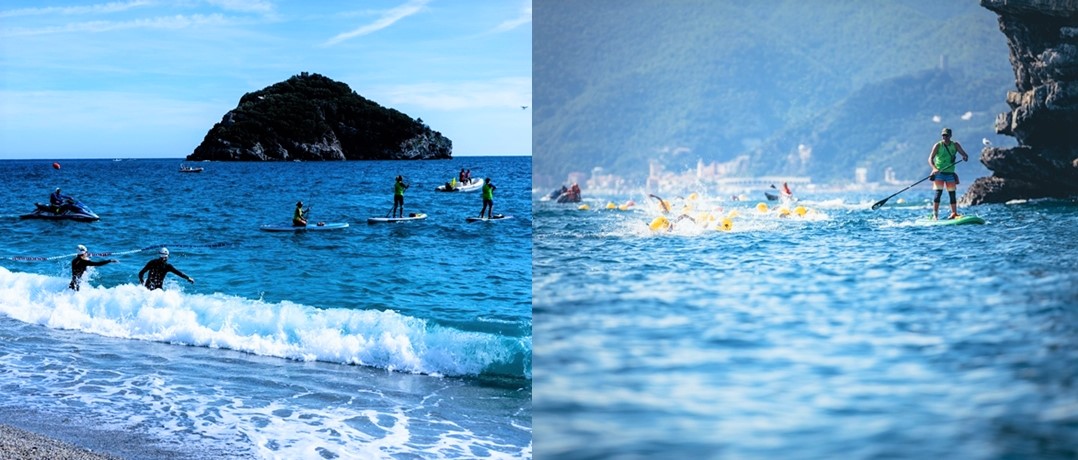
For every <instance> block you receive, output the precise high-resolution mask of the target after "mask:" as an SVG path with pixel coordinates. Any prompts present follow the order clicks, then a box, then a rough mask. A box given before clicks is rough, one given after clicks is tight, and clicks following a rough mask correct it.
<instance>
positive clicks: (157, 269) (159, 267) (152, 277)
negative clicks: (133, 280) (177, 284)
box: [138, 248, 195, 291]
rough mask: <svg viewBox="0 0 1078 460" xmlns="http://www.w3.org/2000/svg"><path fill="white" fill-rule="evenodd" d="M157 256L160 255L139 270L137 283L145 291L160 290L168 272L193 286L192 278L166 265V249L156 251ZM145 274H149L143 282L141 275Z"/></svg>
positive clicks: (193, 280) (170, 265)
mask: <svg viewBox="0 0 1078 460" xmlns="http://www.w3.org/2000/svg"><path fill="white" fill-rule="evenodd" d="M158 254H160V255H161V257H159V258H157V259H154V260H151V261H149V262H146V266H145V267H142V270H139V272H138V282H139V283H140V284H142V285H143V286H146V289H149V290H151V291H152V290H154V289H161V286H162V285H163V284H164V283H165V275H167V274H169V272H172V273H175V274H176V276H179V277H180V278H183V279H185V280H187V282H189V283H191V284H194V282H195V279H194V278H191V277H190V276H187V275H185V274H183V272H181V271H179V270H177V269H176V267H173V266H172V264H170V263H168V249H167V248H161V250H160V251H158ZM146 272H150V273H149V276H147V277H146V281H145V282H143V281H142V275H143V274H145V273H146Z"/></svg>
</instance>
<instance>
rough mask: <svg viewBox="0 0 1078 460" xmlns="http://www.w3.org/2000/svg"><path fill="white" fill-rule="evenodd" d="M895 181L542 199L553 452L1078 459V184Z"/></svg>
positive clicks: (538, 366)
mask: <svg viewBox="0 0 1078 460" xmlns="http://www.w3.org/2000/svg"><path fill="white" fill-rule="evenodd" d="M585 192H586V191H585ZM795 192H796V191H795ZM890 193H893V191H892V190H885V191H879V192H876V193H874V194H870V193H866V192H842V193H830V194H827V193H820V194H818V195H812V194H809V195H805V196H801V198H802V201H801V202H800V203H798V205H801V206H804V207H805V211H806V212H805V217H799V216H797V215H796V213H794V214H793V215H790V216H787V217H780V214H779V213H777V212H775V210H774V206H773V204H772V206H769V207H768V208H769V211H768V212H767V213H760V212H759V211H757V210H756V208H755V206H756V205H757V204H758V203H759V202H761V201H763V198H764V197H763V194H762V192H761V193H759V194H758V195H755V196H758V198H759V199H750V200H748V201H729V195H726V196H725V197H726V200H722V199H721V198H720V197H714V196H707V195H706V194H702V195H698V196H697V200H696V201H693V202H691V203H690V202H689V201H691V200H690V199H689V198H680V199H677V198H675V197H668V199H670V200H671V201H673V202H674V203H673V204H674V206H673V207H674V209H676V210H681V209H682V208H683V207H684V206H689V207H690V208H691V210H690V211H689V213H690V215H693V216H696V219H697V220H698V221H702V220H703V219H702V218H701V217H700V214H701V213H707V212H710V213H712V214H714V215H719V216H723V217H726V216H729V214H730V212H731V211H737V214H739V215H738V216H735V217H733V218H732V219H731V221H732V224H733V228H732V230H731V231H728V232H726V231H716V230H713V229H707V230H705V229H701V228H700V227H699V226H697V225H694V224H692V223H691V222H690V221H689V220H683V221H681V222H678V223H677V224H675V226H674V228H673V230H672V231H670V232H653V231H651V230H650V228H649V223H650V222H651V221H652V219H654V218H655V217H656V216H658V214H659V213H658V211H657V208H656V206H655V203H656V202H655V200H649V199H648V198H646V195H644V194H643V193H636V194H632V195H628V194H625V195H610V196H595V195H590V196H589V195H588V194H587V193H586V194H585V204H588V205H589V206H590V210H587V211H581V210H578V205H577V204H556V203H553V202H550V201H543V200H542V199H541V195H536V196H534V198H533V205H534V208H533V212H534V213H535V221H534V222H535V231H534V235H533V240H534V243H533V244H534V252H533V256H534V268H533V270H534V273H533V276H534V292H535V294H534V295H535V298H534V309H533V321H534V325H535V337H536V341H535V349H534V352H535V354H534V367H535V370H536V372H535V392H534V420H535V424H534V425H535V431H534V438H535V446H536V450H535V457H536V458H558V459H599V458H603V459H607V458H613V459H644V458H693V459H703V458H715V459H724V458H734V459H748V458H752V459H833V458H842V459H926V458H935V459H944V458H946V459H1033V458H1036V459H1073V458H1078V203H1076V202H1075V201H1072V200H1041V201H1021V202H1013V203H1008V204H1000V205H985V206H978V207H972V208H963V209H961V211H963V212H964V213H966V214H977V215H980V216H981V217H983V218H985V219H986V221H987V224H985V225H969V226H927V225H924V223H923V222H918V220H919V219H921V218H923V217H925V216H927V215H928V214H929V213H930V206H929V203H928V201H927V200H928V197H929V196H930V193H931V192H930V191H929V190H928V189H927V188H917V189H913V190H910V191H909V192H906V193H905V194H903V195H902V196H901V197H900V198H902V199H904V200H905V201H906V202H905V203H901V202H900V201H899V198H893V199H891V200H890V202H889V203H890V204H889V205H888V206H886V207H884V208H882V209H880V210H877V211H872V210H870V209H869V208H870V206H871V204H872V203H873V202H875V201H877V200H879V199H881V198H883V197H885V196H887V195H889V194H890ZM629 199H632V200H633V201H635V202H636V203H637V206H634V207H632V208H630V209H629V210H628V211H617V210H608V209H606V204H607V203H608V202H612V203H615V204H623V203H625V202H626V201H628V200H629ZM944 201H945V203H944V206H946V198H944ZM765 204H767V203H765ZM791 208H792V209H793V210H796V207H794V206H791ZM788 209H790V208H788Z"/></svg>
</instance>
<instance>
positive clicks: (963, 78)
mask: <svg viewBox="0 0 1078 460" xmlns="http://www.w3.org/2000/svg"><path fill="white" fill-rule="evenodd" d="M533 14H534V20H533V27H534V32H533V80H532V81H533V97H534V107H533V110H534V112H533V136H534V139H535V140H534V144H535V146H534V147H535V148H534V153H533V155H534V157H533V169H534V180H535V182H536V184H537V185H540V186H553V185H556V184H560V183H562V182H563V181H565V180H566V177H567V175H568V174H569V173H571V172H574V171H591V170H592V168H594V167H597V166H599V167H603V168H604V169H605V170H606V172H607V173H613V174H617V175H620V176H623V177H625V178H626V179H629V180H630V181H632V182H639V183H641V184H642V183H643V180H644V179H645V178H646V177H647V176H648V167H649V162H650V161H656V162H658V163H659V164H661V165H662V166H663V167H664V168H665V169H666V170H668V171H685V170H695V169H696V168H697V165H698V164H705V165H710V164H713V163H720V164H723V165H724V166H723V169H724V170H725V171H726V172H725V174H727V175H730V176H762V175H796V176H809V177H811V179H812V181H813V182H814V183H844V182H851V181H853V179H854V171H855V169H856V168H865V169H864V171H866V172H867V180H868V181H871V182H875V181H882V180H883V179H884V171H885V170H886V169H887V168H888V167H890V168H892V169H893V171H894V174H895V176H897V177H898V178H899V179H900V180H902V179H904V178H909V179H913V180H916V179H920V178H922V177H924V176H925V175H927V174H928V172H929V168H928V164H927V158H928V154H929V150H930V149H931V147H932V145H933V143H934V142H936V141H937V140H939V133H940V130H941V129H942V128H943V127H950V128H952V129H954V131H955V137H954V139H955V140H956V141H958V142H960V143H961V144H962V145H963V146H964V147H965V149H966V151H967V152H969V153H970V155H971V162H970V164H968V165H963V166H962V167H960V169H959V171H960V172H961V173H962V174H963V182H966V183H968V182H972V179H973V178H974V177H978V176H984V175H988V174H989V171H988V170H987V169H986V168H984V167H983V166H982V165H980V163H978V162H977V161H976V159H977V158H978V152H979V151H980V149H981V147H982V145H981V142H982V141H981V140H982V138H987V139H989V140H990V141H991V142H992V143H993V144H996V145H1014V144H1015V141H1014V140H1013V139H1011V138H1009V137H1003V136H998V135H996V134H995V130H994V128H993V125H994V122H995V117H996V115H997V114H998V113H1001V112H1005V111H1007V110H1008V107H1007V105H1006V103H1005V98H1006V93H1007V91H1008V90H1013V89H1014V86H1015V85H1014V72H1013V70H1012V68H1011V64H1010V61H1009V58H1008V49H1007V44H1006V40H1005V37H1004V36H1003V34H1002V33H1001V32H1000V31H999V25H998V21H997V16H996V14H995V13H993V12H991V11H988V10H986V9H984V8H982V7H981V6H979V4H978V2H977V1H975V0H967V1H928V0H908V1H884V0H867V1H858V2H834V1H824V0H807V1H806V0H759V1H752V2H734V1H724V0H720V1H706V0H700V1H697V0H677V1H672V2H668V1H658V0H626V1H619V2H610V1H605V0H575V1H552V2H536V3H535V4H534V12H533ZM967 178H968V179H967ZM967 181H968V182H967Z"/></svg>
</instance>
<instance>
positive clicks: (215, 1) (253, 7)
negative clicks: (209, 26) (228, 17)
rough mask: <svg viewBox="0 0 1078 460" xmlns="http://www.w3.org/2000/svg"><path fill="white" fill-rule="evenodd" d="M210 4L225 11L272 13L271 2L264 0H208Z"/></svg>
mask: <svg viewBox="0 0 1078 460" xmlns="http://www.w3.org/2000/svg"><path fill="white" fill-rule="evenodd" d="M208 2H209V4H210V5H213V6H216V7H218V8H221V9H222V10H227V11H240V12H244V13H264V14H265V13H272V12H273V3H271V2H267V1H265V0H208Z"/></svg>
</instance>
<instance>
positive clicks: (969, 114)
mask: <svg viewBox="0 0 1078 460" xmlns="http://www.w3.org/2000/svg"><path fill="white" fill-rule="evenodd" d="M971 118H973V112H966V113H963V114H962V119H963V120H969V119H971Z"/></svg>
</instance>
